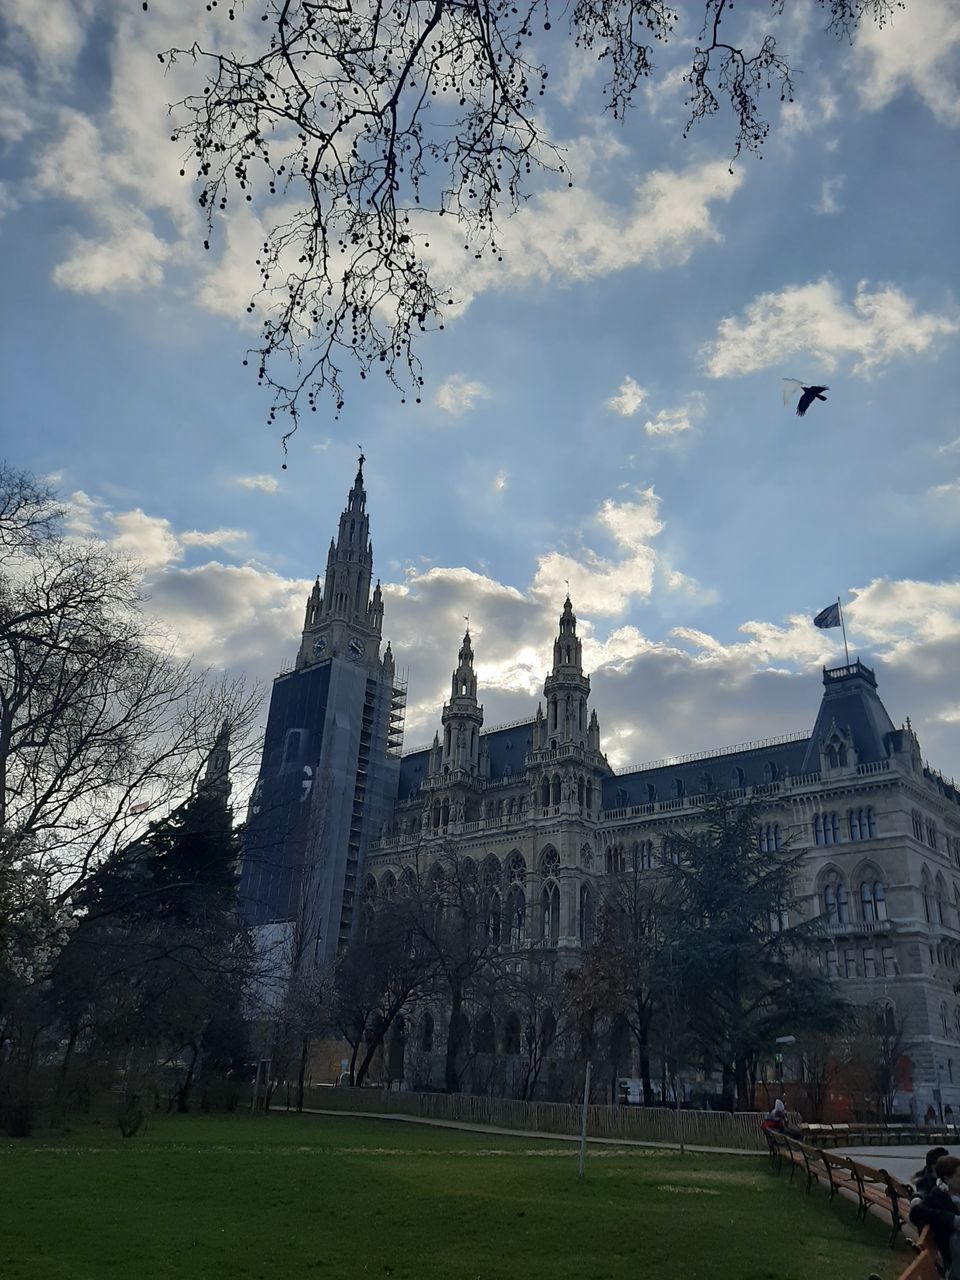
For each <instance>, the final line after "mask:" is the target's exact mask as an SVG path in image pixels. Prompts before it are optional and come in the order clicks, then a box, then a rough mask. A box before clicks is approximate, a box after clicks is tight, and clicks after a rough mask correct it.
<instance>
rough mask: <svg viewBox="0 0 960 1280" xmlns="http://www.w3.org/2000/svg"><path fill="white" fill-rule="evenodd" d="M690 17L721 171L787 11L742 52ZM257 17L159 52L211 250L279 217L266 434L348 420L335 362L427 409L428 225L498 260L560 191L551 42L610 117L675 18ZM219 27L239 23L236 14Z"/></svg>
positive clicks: (437, 2)
mask: <svg viewBox="0 0 960 1280" xmlns="http://www.w3.org/2000/svg"><path fill="white" fill-rule="evenodd" d="M701 2H702V13H703V23H702V27H701V30H700V34H699V38H698V40H697V42H696V45H695V47H694V51H693V54H692V58H691V61H690V64H689V67H688V70H687V73H686V76H685V79H686V83H687V85H688V97H687V106H688V107H689V111H690V116H689V120H688V124H687V129H688V130H689V128H690V127H691V125H693V124H694V123H695V122H696V121H699V120H703V119H706V118H708V117H710V116H713V115H715V114H716V113H717V112H719V111H720V109H721V105H726V106H727V107H728V108H729V109H730V111H731V112H732V115H733V129H734V135H735V140H734V144H733V151H734V156H735V157H736V156H739V155H740V153H741V151H743V150H746V151H748V152H759V151H760V150H761V148H762V145H763V142H764V139H765V138H766V136H767V133H768V130H769V125H768V122H767V120H766V118H765V116H764V114H763V112H764V110H765V108H764V105H763V97H764V95H765V94H766V93H767V92H768V91H770V90H772V91H773V92H774V93H776V94H777V95H778V96H779V98H780V101H784V100H792V98H793V92H794V85H793V75H794V73H793V70H792V68H791V66H790V63H789V61H788V58H787V55H785V54H784V53H783V52H781V49H780V47H779V45H778V43H777V34H776V31H777V23H778V20H780V19H782V17H783V13H784V10H785V9H786V8H787V0H773V2H772V4H771V13H770V15H769V18H768V21H769V23H770V24H771V28H772V29H770V30H768V31H766V33H763V32H761V31H760V30H759V29H758V26H757V24H756V20H755V15H754V14H747V15H745V19H746V20H745V21H744V24H743V27H742V28H741V31H740V34H739V35H738V33H737V30H736V21H735V15H734V13H733V10H734V6H733V4H732V0H701ZM820 4H821V6H822V7H823V8H824V9H825V11H826V13H827V14H828V15H829V24H828V30H829V31H830V32H832V33H833V34H834V35H838V36H850V35H851V34H852V32H853V31H854V30H855V29H856V27H857V26H858V25H859V24H860V23H861V22H863V21H864V20H866V19H872V20H873V21H875V22H877V23H878V24H880V25H883V23H884V22H885V21H886V19H887V18H888V17H889V16H890V14H891V12H892V11H893V10H895V9H897V8H899V7H902V6H901V4H900V3H899V0H820ZM144 7H146V5H145V6H144ZM206 7H207V9H208V10H210V5H209V4H208V5H207V6H206ZM789 7H790V8H791V9H792V8H793V7H794V6H793V3H792V2H791V3H790V5H789ZM738 12H739V10H738ZM254 16H255V17H256V18H258V19H260V18H262V22H259V21H258V22H256V23H253V22H251V23H250V24H249V29H245V30H244V31H243V32H241V33H240V36H239V39H240V47H241V49H242V50H243V51H242V52H239V53H237V52H228V51H227V50H226V47H225V46H221V48H219V49H211V50H206V49H202V48H200V46H199V45H197V44H194V45H193V47H192V48H190V49H188V50H182V49H170V50H167V51H166V52H165V53H161V54H160V55H158V56H159V57H160V60H161V62H164V63H166V64H172V63H174V62H176V61H177V60H178V59H182V58H184V57H190V58H192V59H193V60H194V62H196V63H199V64H200V65H201V67H202V68H203V71H204V73H205V78H206V85H205V87H204V90H203V92H202V93H196V94H193V95H191V96H188V97H187V98H185V99H184V100H182V101H181V102H179V103H177V104H176V108H175V115H176V116H177V118H178V119H179V123H177V124H175V126H174V130H173V134H172V137H173V140H174V141H175V142H185V143H186V144H187V145H188V148H189V153H190V154H191V156H192V162H193V163H194V164H195V166H196V169H195V176H196V182H197V185H198V187H199V192H200V194H199V202H200V205H201V207H202V208H203V210H204V212H205V214H206V219H207V240H206V241H205V247H209V244H210V240H211V239H212V238H213V235H214V229H215V225H216V221H217V219H218V217H219V216H220V214H221V213H223V212H224V211H225V210H226V209H227V206H228V204H229V203H230V201H232V200H234V199H235V198H240V199H241V200H242V202H243V203H244V204H246V203H247V202H252V201H253V200H254V199H256V200H257V202H258V204H257V209H258V212H261V211H262V205H263V204H268V203H270V202H274V203H275V212H274V213H273V214H272V215H271V214H270V213H268V212H265V211H263V212H264V218H265V221H266V223H267V227H268V229H267V232H266V236H265V239H264V242H263V245H262V248H261V250H260V252H259V255H258V257H257V264H258V266H259V270H260V278H261V285H262V287H261V289H260V291H259V293H258V294H257V296H256V298H255V299H254V300H253V301H251V303H250V305H249V307H248V311H250V312H252V311H253V310H254V309H255V308H256V307H260V308H266V316H265V319H264V320H263V327H262V331H261V337H260V342H259V345H258V346H257V347H256V348H255V352H254V353H255V355H256V361H257V367H258V374H259V379H260V382H261V383H265V384H266V385H268V386H269V387H270V388H271V389H272V390H273V392H274V409H273V410H272V411H271V419H273V418H274V416H275V413H276V412H281V413H285V414H289V415H291V421H290V431H292V430H294V429H295V426H296V419H297V415H298V413H299V411H300V409H301V408H302V406H303V401H304V400H306V402H307V406H308V407H309V408H310V409H312V410H316V407H317V398H318V396H320V395H322V394H324V393H327V392H329V393H330V394H331V395H332V397H333V399H334V401H335V403H336V405H337V408H338V410H339V408H340V407H341V406H342V403H343V395H344V391H343V384H342V380H341V379H342V360H343V357H345V356H346V357H352V358H354V359H355V360H356V361H357V362H358V364H359V370H360V376H361V377H366V376H367V375H368V374H369V373H370V372H371V370H374V369H376V368H378V367H380V368H382V369H383V372H384V373H385V374H386V376H387V377H388V378H390V379H391V381H392V382H394V383H395V384H396V385H397V386H398V387H412V388H413V391H414V392H415V393H416V392H418V390H419V387H420V386H421V384H422V381H423V379H422V376H421V373H420V363H419V360H418V357H417V355H416V344H417V339H418V338H419V335H421V334H423V333H424V332H426V331H427V330H428V329H429V328H431V327H434V326H435V325H440V327H442V319H443V316H444V314H445V310H446V309H447V308H448V307H449V306H450V305H451V304H452V303H453V302H454V301H455V285H454V283H453V281H452V280H446V279H444V278H443V276H442V275H440V274H439V271H438V269H435V268H434V266H433V265H432V263H431V258H430V240H431V236H437V237H439V236H440V235H441V234H442V232H443V229H444V228H443V225H442V224H439V223H438V222H437V219H438V218H439V217H442V216H446V217H447V218H448V220H452V221H453V222H454V224H455V235H456V237H457V238H458V239H459V242H460V243H462V244H463V247H464V250H465V252H466V253H467V254H469V255H471V256H472V257H477V258H482V257H483V256H485V255H486V256H487V257H489V258H492V259H499V258H500V257H501V255H502V247H501V243H500V232H499V230H498V219H499V218H502V217H504V216H509V214H510V213H512V212H514V211H515V210H516V209H517V207H518V206H519V205H520V203H521V202H522V201H523V200H524V199H525V198H526V197H527V195H528V194H529V191H530V187H531V180H532V177H533V174H534V172H536V173H537V174H538V175H542V174H547V173H556V174H559V175H562V177H563V180H564V181H566V182H567V185H572V184H570V183H569V181H568V178H567V175H566V170H565V165H564V162H563V159H562V156H561V152H560V150H559V148H558V147H557V146H556V145H555V144H554V143H553V142H552V141H551V140H550V138H549V137H548V136H547V133H546V127H545V124H544V117H543V113H542V106H543V102H542V100H543V99H544V98H545V95H546V93H547V87H548V82H549V70H548V65H547V64H548V62H549V61H550V60H552V59H554V58H556V56H557V51H558V49H559V47H560V42H561V41H562V40H564V39H567V40H569V41H572V43H573V44H574V45H576V46H577V47H578V48H580V49H582V50H584V51H585V52H587V53H590V54H595V55H596V57H597V59H598V60H599V61H602V62H603V63H604V64H605V66H606V67H607V70H608V80H607V83H606V86H605V90H604V97H605V103H606V107H607V109H608V110H609V111H610V112H611V113H612V115H613V116H614V118H616V119H618V120H622V119H623V117H624V116H625V114H626V112H627V110H628V109H629V108H630V107H631V106H632V104H633V100H634V95H635V92H636V90H637V87H638V85H639V84H640V83H641V81H642V80H644V79H645V78H646V77H647V76H649V75H650V74H651V72H652V71H653V70H654V58H655V54H656V51H657V47H658V46H662V45H664V44H666V43H667V41H668V40H669V39H670V38H671V36H672V35H673V34H674V28H675V25H676V22H677V16H678V15H677V13H676V12H675V11H674V10H673V9H672V8H671V7H670V5H669V4H668V3H666V0H576V2H575V3H574V4H573V5H571V7H570V10H569V26H568V31H567V33H566V36H565V37H564V36H563V35H561V34H560V33H554V32H553V31H552V24H551V10H550V5H549V0H526V3H524V4H521V5H512V4H511V3H509V0H477V2H476V3H470V4H466V3H463V0H432V3H430V4H427V5H421V4H416V3H413V0H392V2H391V3H388V4H378V5H373V6H369V7H366V8H364V7H358V6H348V7H347V8H343V7H341V6H337V5H333V4H328V3H326V2H325V0H264V3H263V4H262V5H260V6H258V7H257V10H256V13H255V15H254V14H251V15H250V17H251V18H252V17H254ZM227 17H228V20H229V21H230V22H231V23H234V22H235V21H236V20H238V19H239V20H240V25H241V26H243V25H244V19H245V18H246V13H245V10H244V8H243V6H242V4H238V5H235V6H234V7H228V8H227ZM731 28H733V29H731ZM234 31H236V27H235V28H234ZM233 38H234V39H237V37H236V36H234V37H233ZM183 163H184V168H182V169H181V174H184V175H185V174H186V165H187V163H188V161H187V159H186V158H185V159H184V162H183ZM254 353H251V354H254ZM288 434H289V433H288ZM284 439H285V440H286V436H285V437H284Z"/></svg>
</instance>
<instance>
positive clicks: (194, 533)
mask: <svg viewBox="0 0 960 1280" xmlns="http://www.w3.org/2000/svg"><path fill="white" fill-rule="evenodd" d="M246 536H247V535H246V533H245V532H244V530H243V529H210V530H208V531H207V532H203V531H202V530H200V529H190V530H188V531H187V532H186V533H181V535H180V541H181V542H182V543H183V545H184V546H185V547H233V546H236V544H237V543H238V542H242V541H243V540H244V538H246Z"/></svg>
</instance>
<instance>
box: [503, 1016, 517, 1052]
mask: <svg viewBox="0 0 960 1280" xmlns="http://www.w3.org/2000/svg"><path fill="white" fill-rule="evenodd" d="M503 1052H504V1053H519V1052H520V1017H519V1015H518V1014H517V1013H516V1012H514V1011H513V1010H511V1011H510V1013H508V1014H507V1016H506V1019H505V1020H504V1024H503Z"/></svg>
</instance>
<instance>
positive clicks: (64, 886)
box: [0, 467, 258, 1073]
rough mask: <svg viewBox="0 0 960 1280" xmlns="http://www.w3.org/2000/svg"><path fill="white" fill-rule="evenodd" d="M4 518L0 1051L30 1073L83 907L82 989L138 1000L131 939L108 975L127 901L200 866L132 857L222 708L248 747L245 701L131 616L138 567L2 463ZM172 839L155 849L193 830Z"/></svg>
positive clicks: (73, 1013)
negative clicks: (51, 989) (162, 877)
mask: <svg viewBox="0 0 960 1280" xmlns="http://www.w3.org/2000/svg"><path fill="white" fill-rule="evenodd" d="M0 525H2V538H0V542H2V555H0V970H2V973H0V1038H2V1039H3V1040H4V1044H3V1049H2V1052H0V1063H4V1064H6V1065H9V1064H10V1063H12V1062H13V1061H14V1059H15V1058H18V1057H19V1058H22V1059H23V1061H24V1063H25V1064H26V1065H25V1068H24V1069H25V1070H27V1071H28V1073H29V1070H30V1068H31V1067H32V1063H33V1061H34V1058H35V1052H34V1050H35V1045H36V1036H37V1033H38V1028H39V1026H40V1024H39V1023H37V1022H36V1021H33V1022H30V1021H29V1020H25V1019H24V1017H23V1016H22V1014H23V1011H24V1010H26V1009H28V1008H29V1009H30V1010H31V1017H33V1018H34V1019H37V1018H42V1017H43V1016H47V1017H49V1016H50V1015H51V1007H50V1003H49V1001H48V1000H47V999H46V997H45V995H44V992H45V984H46V983H47V980H48V979H49V978H50V976H51V973H52V972H53V971H54V969H55V968H57V967H60V968H61V969H62V966H60V965H58V957H59V953H60V952H61V950H62V948H63V946H64V944H65V943H66V942H67V939H68V938H70V940H71V941H73V939H74V938H75V937H76V929H75V928H74V931H73V933H71V922H72V923H73V925H74V926H75V924H76V921H75V919H74V917H75V916H76V914H77V908H78V907H80V906H81V903H82V912H83V914H84V916H85V917H86V924H87V926H88V930H87V932H89V927H92V925H93V923H94V922H93V919H92V913H95V914H96V915H97V916H98V917H99V918H101V919H102V920H106V919H107V918H110V919H112V921H113V923H112V924H111V925H110V926H109V928H108V927H107V926H106V925H105V924H102V925H100V926H99V929H98V930H97V932H99V933H100V934H101V936H102V938H103V939H104V947H103V949H102V951H101V953H100V954H99V955H98V956H97V957H96V961H97V963H96V964H94V965H91V966H90V967H89V972H88V969H87V967H86V966H80V971H82V972H84V973H88V976H89V977H90V981H91V983H92V984H93V986H92V987H91V990H92V989H94V988H95V987H96V984H97V982H99V981H100V980H101V979H103V978H104V977H105V976H106V975H107V974H108V973H109V974H114V977H115V981H113V983H112V985H111V983H109V982H108V983H107V985H106V987H105V988H103V989H102V990H101V991H99V993H98V1000H99V1004H100V1005H101V1006H105V1005H106V1004H107V1003H108V1002H109V999H111V998H115V1000H116V1006H115V1008H114V1012H113V1014H112V1015H111V1016H119V1011H120V1009H121V1008H124V1009H127V1010H129V1008H130V1007H131V1003H132V1002H134V1001H135V1000H136V999H139V996H137V995H136V994H135V993H136V992H140V991H142V990H143V983H141V982H140V980H139V975H140V974H145V973H146V972H147V969H145V968H144V965H145V964H146V961H145V959H143V956H142V941H143V939H142V936H141V937H140V938H139V940H138V941H137V944H136V945H137V946H138V947H141V961H138V962H136V963H137V968H138V980H137V981H136V982H131V981H129V980H127V981H126V982H125V983H121V982H120V981H119V978H118V977H117V975H118V974H119V973H120V972H124V968H123V966H124V965H125V964H126V963H127V962H128V961H132V954H131V952H130V946H131V936H132V935H131V930H130V927H129V925H130V920H131V919H132V918H133V916H135V915H136V914H137V913H138V912H139V911H140V908H139V907H135V906H134V905H133V904H134V903H135V902H137V901H141V902H142V903H143V904H146V903H154V904H159V903H160V901H161V899H162V898H164V897H166V899H167V902H168V906H170V905H171V903H172V898H171V894H173V895H174V897H176V896H180V897H184V898H185V895H187V894H189V893H190V892H191V891H192V889H193V887H194V881H195V879H196V876H195V872H196V866H194V868H193V873H192V875H191V878H189V879H184V878H183V876H180V877H179V878H171V876H169V875H168V877H167V884H166V885H165V886H164V888H163V889H162V891H161V890H160V888H159V886H158V884H157V883H155V882H154V881H153V879H152V878H151V875H150V874H149V870H148V868H147V866H146V863H145V859H146V856H147V854H146V849H147V846H146V845H144V844H143V841H144V838H145V835H146V833H147V830H148V827H149V823H150V821H151V818H152V817H155V816H156V815H158V814H168V813H170V812H171V810H173V809H174V808H175V807H176V806H177V805H179V804H181V803H182V802H184V801H185V800H186V799H187V798H188V797H190V796H191V795H194V794H195V793H196V791H197V784H198V781H199V777H200V773H201V771H202V769H203V768H204V765H205V762H206V761H207V759H208V758H209V757H210V755H211V752H212V751H213V749H214V746H215V743H216V738H217V733H218V731H219V730H220V727H221V725H222V723H223V722H224V720H228V721H229V722H230V723H231V726H232V727H233V731H234V735H235V736H234V744H235V747H236V748H237V749H238V750H239V753H240V755H241V760H243V759H245V758H247V757H248V753H249V752H250V750H251V747H252V738H251V734H250V730H251V729H252V726H253V724H254V722H255V716H256V710H257V705H258V698H257V697H256V696H254V697H249V696H248V695H247V694H246V693H245V691H244V689H243V685H242V682H239V681H237V682H229V681H213V680H211V679H209V678H208V676H207V674H206V673H205V672H201V671H196V670H194V669H193V668H192V667H190V666H189V664H187V663H183V662H180V661H178V660H176V659H174V658H173V656H172V654H171V652H170V646H169V645H168V644H167V643H166V642H165V641H164V639H163V637H162V635H160V633H159V632H158V631H157V629H156V626H155V624H154V623H152V622H151V621H150V620H149V619H147V618H146V617H145V616H144V614H143V612H142V609H141V605H142V599H141V586H140V578H139V576H138V572H137V570H136V568H135V567H134V566H132V565H130V564H128V563H127V562H125V561H124V560H123V559H122V558H121V557H119V556H117V555H115V554H113V553H112V552H111V551H110V550H109V549H108V548H106V547H104V546H103V545H102V544H100V543H97V542H96V541H93V540H82V539H76V538H72V537H68V536H67V534H66V532H65V530H64V527H63V519H62V511H60V510H59V509H58V508H57V507H56V505H55V504H54V503H53V500H52V497H51V495H50V493H49V491H48V490H47V489H46V488H45V487H44V486H42V485H38V484H37V482H36V481H34V480H33V479H32V478H31V477H30V476H29V475H27V474H26V473H22V472H18V471H16V470H14V469H12V468H10V467H2V468H0ZM177 812H179V813H182V811H181V810H178V811H177ZM154 834H155V835H157V829H155V831H154ZM170 834H171V840H172V841H173V843H172V844H171V845H170V849H169V850H168V854H167V856H168V857H172V856H173V852H172V851H173V849H174V847H175V846H178V845H179V844H182V842H183V841H184V840H185V839H187V838H188V836H189V832H186V831H180V832H179V833H178V835H177V836H176V839H174V837H173V832H172V828H171V833H170ZM224 838H225V839H228V837H227V836H224ZM231 848H232V846H231ZM135 851H139V852H135ZM224 856H225V857H226V856H229V853H228V852H227V853H224ZM174 879H176V883H175V884H174ZM101 893H103V894H106V895H107V897H108V898H109V899H110V901H109V904H108V903H107V902H106V901H104V902H99V901H98V895H99V894H101ZM167 924H168V928H167V932H166V933H165V934H164V935H163V937H162V938H161V937H160V936H159V934H158V935H157V937H156V938H155V941H154V947H153V952H152V955H153V957H154V958H157V957H158V956H163V957H166V958H167V959H170V957H171V956H172V955H173V954H174V952H175V951H176V950H177V949H178V948H180V950H181V951H182V953H183V954H184V955H186V954H188V953H189V952H190V949H191V947H192V945H193V944H192V943H190V942H184V941H181V940H180V939H179V935H178V933H177V930H176V929H175V928H174V929H171V928H169V921H168V922H167ZM107 934H109V943H107V941H106V936H107ZM121 953H122V955H123V961H122V963H121V964H120V967H119V968H117V964H116V962H117V960H118V957H120V955H121ZM191 963H192V964H194V965H195V966H199V967H201V968H202V967H203V966H204V965H205V964H206V963H207V961H206V960H203V959H202V958H201V957H199V955H195V956H194V959H193V960H192V961H191ZM114 971H116V972H114ZM157 973H158V974H159V973H160V967H158V969H157ZM108 993H109V995H108ZM40 996H43V998H39V997H40ZM64 1000H65V1004H64V1009H65V1010H69V1017H70V1036H71V1048H72V1045H73V1044H74V1043H75V1042H76V1037H77V1036H78V1035H79V1034H80V1030H81V1027H82V1026H83V1024H84V1022H85V1020H86V1014H85V1013H84V1012H83V1008H84V999H83V997H82V994H81V991H80V988H79V986H78V985H77V984H73V986H72V987H71V990H70V992H69V994H66V993H65V995H64ZM163 1007H164V1005H163V1002H162V1001H160V1002H159V1003H158V1004H157V1006H156V1008H157V1010H160V1009H161V1008H163ZM5 1069H6V1066H4V1067H0V1072H2V1071H3V1070H5Z"/></svg>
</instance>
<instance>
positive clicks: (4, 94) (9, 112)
mask: <svg viewBox="0 0 960 1280" xmlns="http://www.w3.org/2000/svg"><path fill="white" fill-rule="evenodd" d="M35 123H36V121H35V120H34V116H33V112H32V110H31V102H30V95H29V91H28V89H27V86H26V83H25V82H24V79H23V76H22V75H21V74H20V72H19V71H18V70H17V69H16V67H0V142H19V141H20V140H21V139H22V138H25V137H26V136H27V134H28V133H29V132H30V131H31V130H32V129H33V128H34V126H35Z"/></svg>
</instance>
